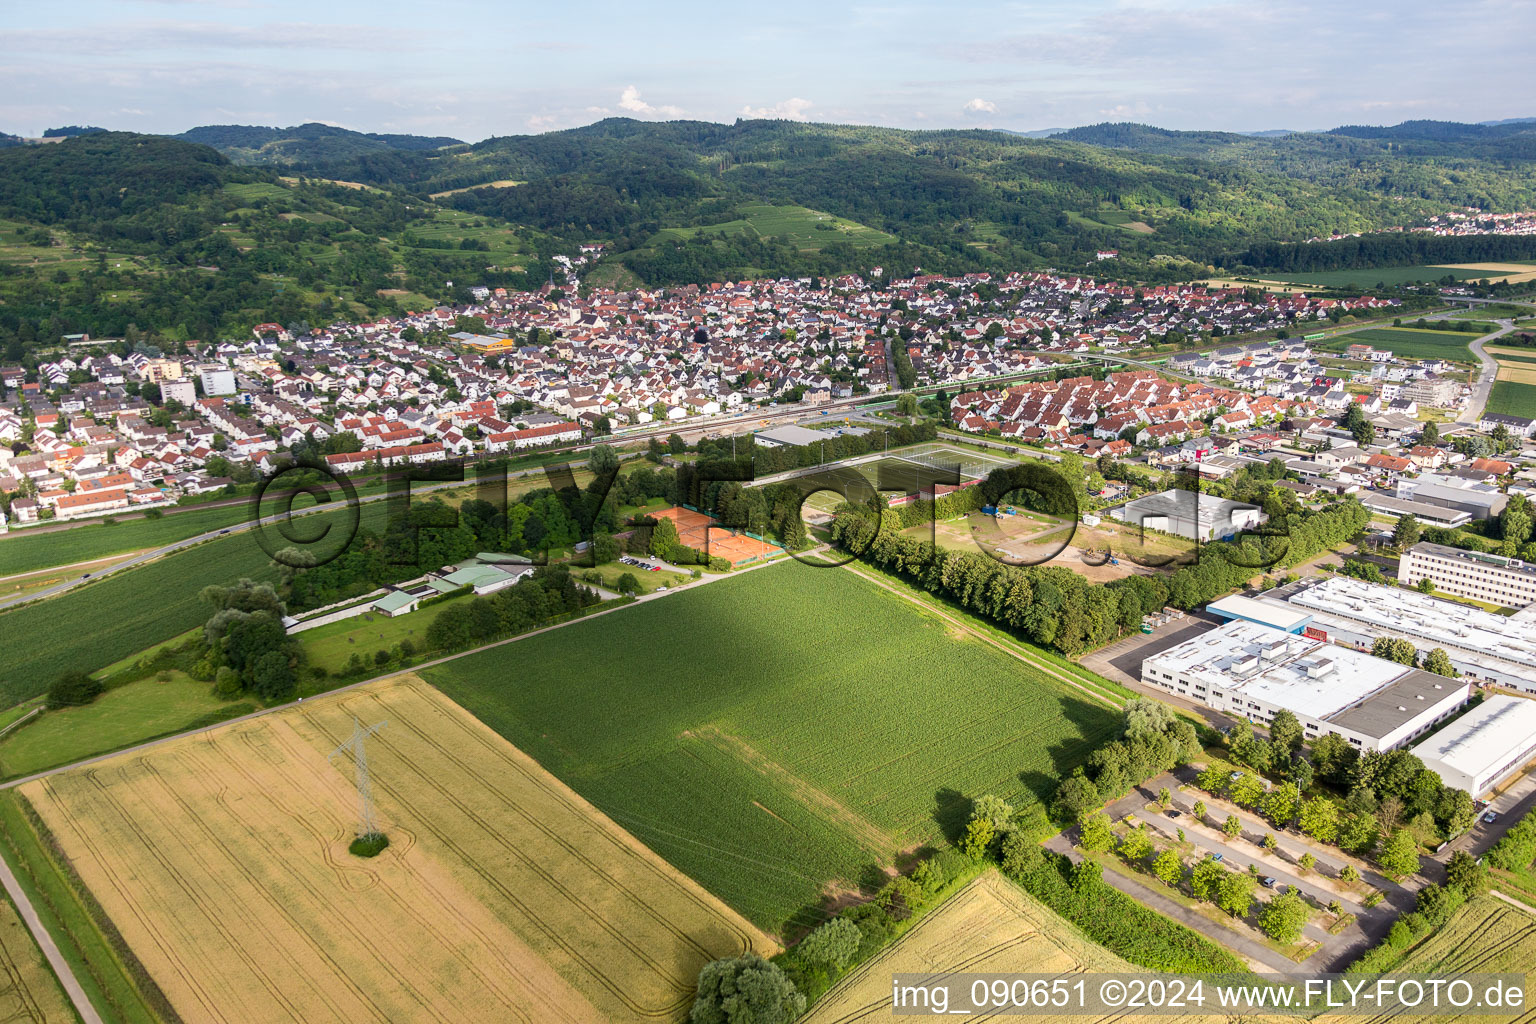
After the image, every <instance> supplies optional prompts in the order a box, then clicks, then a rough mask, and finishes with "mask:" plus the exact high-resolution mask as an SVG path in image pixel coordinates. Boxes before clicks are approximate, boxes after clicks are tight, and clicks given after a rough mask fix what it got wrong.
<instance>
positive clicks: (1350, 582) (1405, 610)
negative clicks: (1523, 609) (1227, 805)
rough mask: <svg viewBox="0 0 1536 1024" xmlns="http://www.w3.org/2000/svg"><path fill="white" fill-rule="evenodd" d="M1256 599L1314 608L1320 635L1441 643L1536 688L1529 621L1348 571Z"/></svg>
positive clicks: (1465, 667) (1464, 659)
mask: <svg viewBox="0 0 1536 1024" xmlns="http://www.w3.org/2000/svg"><path fill="white" fill-rule="evenodd" d="M1255 603H1257V604H1260V605H1268V606H1271V607H1275V608H1276V612H1277V613H1278V610H1279V608H1282V607H1283V608H1286V609H1290V610H1292V611H1296V612H1305V613H1307V614H1308V615H1309V616H1310V621H1309V622H1308V623H1307V625H1306V626H1305V627H1304V629H1305V632H1306V635H1307V636H1309V637H1312V638H1314V639H1320V640H1331V641H1333V642H1334V643H1336V644H1347V645H1350V646H1352V647H1359V648H1363V649H1369V648H1370V646H1371V644H1372V643H1373V642H1374V641H1375V640H1376V639H1377V638H1379V637H1384V636H1385V637H1395V638H1399V639H1403V640H1407V641H1408V642H1409V643H1411V644H1413V646H1415V647H1417V648H1418V649H1419V652H1420V653H1421V654H1425V653H1428V652H1429V651H1432V650H1434V649H1435V648H1436V647H1439V648H1441V649H1442V650H1444V651H1445V653H1446V654H1448V655H1450V658H1451V665H1452V666H1453V667H1454V668H1455V669H1456V671H1457V672H1458V673H1460V674H1461V675H1464V676H1467V677H1469V678H1471V679H1475V680H1478V681H1479V682H1485V683H1496V684H1498V685H1499V686H1505V687H1508V688H1510V689H1514V690H1523V691H1525V692H1526V693H1532V694H1536V629H1533V626H1532V623H1530V622H1527V621H1521V620H1520V619H1514V618H1511V617H1510V616H1507V615H1496V614H1494V613H1493V612H1487V611H1484V610H1483V609H1481V608H1475V607H1473V606H1472V605H1466V604H1460V603H1458V602H1455V601H1446V600H1442V599H1440V598H1436V597H1430V596H1429V595H1427V594H1421V593H1419V592H1418V591H1417V590H1404V589H1402V588H1401V587H1393V586H1389V585H1386V584H1381V583H1367V582H1365V581H1364V580H1357V579H1351V578H1349V577H1347V576H1335V577H1333V578H1331V579H1325V580H1322V581H1320V582H1318V583H1314V584H1311V585H1307V584H1292V585H1290V586H1287V587H1280V588H1278V589H1276V590H1272V591H1270V592H1269V593H1266V594H1264V595H1263V596H1261V597H1259V598H1258V599H1257V600H1256V601H1255ZM1211 607H1212V610H1214V605H1212V606H1211Z"/></svg>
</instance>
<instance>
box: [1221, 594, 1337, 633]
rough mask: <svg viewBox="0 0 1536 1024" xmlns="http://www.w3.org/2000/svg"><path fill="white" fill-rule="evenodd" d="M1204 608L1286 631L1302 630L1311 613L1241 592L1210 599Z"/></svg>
mask: <svg viewBox="0 0 1536 1024" xmlns="http://www.w3.org/2000/svg"><path fill="white" fill-rule="evenodd" d="M1205 610H1206V611H1208V612H1210V613H1211V614H1212V615H1218V616H1220V617H1221V618H1223V619H1229V620H1230V619H1242V620H1244V621H1246V622H1257V623H1258V624H1259V625H1261V626H1268V627H1270V628H1271V629H1279V630H1284V631H1285V632H1287V633H1301V632H1304V631H1305V630H1306V628H1307V627H1308V626H1310V625H1311V624H1312V615H1311V614H1310V613H1309V612H1305V611H1300V610H1298V609H1295V608H1288V607H1286V606H1285V605H1284V604H1283V603H1281V602H1278V601H1263V600H1259V599H1256V598H1252V597H1244V596H1242V595H1241V594H1233V595H1231V596H1230V597H1223V598H1222V599H1221V600H1219V601H1212V602H1211V603H1210V604H1208V605H1206V606H1205Z"/></svg>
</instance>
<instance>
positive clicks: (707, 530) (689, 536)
mask: <svg viewBox="0 0 1536 1024" xmlns="http://www.w3.org/2000/svg"><path fill="white" fill-rule="evenodd" d="M646 514H647V515H649V516H651V517H652V518H655V519H670V520H672V525H673V526H676V527H677V539H678V540H680V541H682V542H683V543H684V544H686V545H688V546H689V547H691V548H693V549H694V550H695V551H705V552H708V553H709V556H710V557H711V558H724V559H725V560H727V561H728V562H730V563H731V564H732V565H746V564H747V563H749V562H756V561H758V560H760V559H763V558H771V557H772V556H774V555H781V554H783V553H784V549H783V548H781V547H779V546H778V545H777V544H774V543H772V542H771V541H762V540H755V539H753V538H752V537H748V536H747V535H746V534H744V533H738V532H737V531H735V530H732V529H729V528H727V527H724V526H721V525H719V524H718V523H716V522H715V520H714V519H713V518H712V517H711V516H707V515H705V514H704V513H702V512H694V511H693V510H691V509H686V508H679V507H677V506H675V505H674V506H672V507H671V508H663V509H658V510H656V511H654V512H647V513H646Z"/></svg>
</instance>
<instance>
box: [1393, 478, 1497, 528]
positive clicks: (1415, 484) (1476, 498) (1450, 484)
mask: <svg viewBox="0 0 1536 1024" xmlns="http://www.w3.org/2000/svg"><path fill="white" fill-rule="evenodd" d="M1397 496H1398V497H1399V498H1404V499H1407V500H1409V501H1415V502H1418V503H1419V504H1420V505H1438V506H1440V507H1441V508H1448V509H1452V510H1454V511H1457V512H1465V513H1467V515H1469V516H1471V517H1472V518H1473V519H1492V518H1495V517H1496V516H1498V514H1499V513H1500V512H1503V511H1504V506H1505V505H1508V504H1509V496H1508V495H1507V494H1504V493H1502V492H1501V491H1500V490H1499V489H1498V488H1497V487H1488V486H1485V485H1482V484H1473V483H1470V482H1468V481H1465V480H1460V479H1457V478H1455V477H1448V476H1440V475H1437V474H1434V473H1424V474H1421V475H1420V476H1418V477H1416V478H1409V479H1404V480H1399V481H1398V482H1397Z"/></svg>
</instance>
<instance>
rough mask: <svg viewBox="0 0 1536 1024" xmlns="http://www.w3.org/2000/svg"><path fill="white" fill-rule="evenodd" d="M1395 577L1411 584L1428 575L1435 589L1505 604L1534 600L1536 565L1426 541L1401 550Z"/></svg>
mask: <svg viewBox="0 0 1536 1024" xmlns="http://www.w3.org/2000/svg"><path fill="white" fill-rule="evenodd" d="M1397 579H1398V582H1399V583H1402V584H1404V585H1406V586H1410V587H1413V586H1417V585H1418V583H1419V581H1420V580H1423V579H1428V580H1429V581H1430V582H1431V583H1433V584H1434V585H1435V589H1436V590H1443V591H1445V592H1446V593H1447V594H1455V595H1456V596H1458V597H1470V598H1472V599H1473V600H1475V601H1485V602H1487V603H1489V604H1496V605H1501V606H1504V607H1512V608H1524V607H1525V606H1526V605H1528V604H1532V603H1536V566H1530V565H1526V564H1525V563H1524V562H1522V561H1520V559H1518V558H1505V557H1504V556H1502V555H1484V554H1479V553H1478V552H1476V551H1463V550H1462V549H1461V548H1453V547H1447V546H1446V545H1444V544H1430V543H1429V542H1427V541H1425V542H1422V543H1419V544H1415V545H1414V546H1413V547H1411V548H1409V549H1408V550H1407V551H1405V552H1403V557H1402V558H1401V560H1399V562H1398V565H1397Z"/></svg>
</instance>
